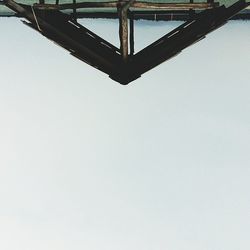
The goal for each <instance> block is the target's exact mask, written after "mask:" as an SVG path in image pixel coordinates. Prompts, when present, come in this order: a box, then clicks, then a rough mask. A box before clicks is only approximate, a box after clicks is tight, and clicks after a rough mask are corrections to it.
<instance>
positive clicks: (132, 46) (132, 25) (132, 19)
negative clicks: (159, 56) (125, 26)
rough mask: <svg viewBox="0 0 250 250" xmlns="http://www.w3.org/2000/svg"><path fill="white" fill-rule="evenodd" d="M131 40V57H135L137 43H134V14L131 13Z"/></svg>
mask: <svg viewBox="0 0 250 250" xmlns="http://www.w3.org/2000/svg"><path fill="white" fill-rule="evenodd" d="M129 32H130V35H129V40H130V55H133V54H134V52H135V48H134V47H135V46H134V44H135V42H134V14H133V13H132V12H130V13H129Z"/></svg>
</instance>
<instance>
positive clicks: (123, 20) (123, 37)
mask: <svg viewBox="0 0 250 250" xmlns="http://www.w3.org/2000/svg"><path fill="white" fill-rule="evenodd" d="M134 1H135V0H129V1H128V2H126V3H125V4H124V3H122V2H121V0H119V2H118V3H119V4H118V7H117V8H118V9H117V11H118V16H119V36H120V44H121V45H120V49H121V54H122V58H123V60H124V62H127V61H128V9H129V7H130V5H131V4H132V3H133V2H134Z"/></svg>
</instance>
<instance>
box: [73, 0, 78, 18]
mask: <svg viewBox="0 0 250 250" xmlns="http://www.w3.org/2000/svg"><path fill="white" fill-rule="evenodd" d="M73 18H74V20H75V21H76V20H77V14H76V0H73Z"/></svg>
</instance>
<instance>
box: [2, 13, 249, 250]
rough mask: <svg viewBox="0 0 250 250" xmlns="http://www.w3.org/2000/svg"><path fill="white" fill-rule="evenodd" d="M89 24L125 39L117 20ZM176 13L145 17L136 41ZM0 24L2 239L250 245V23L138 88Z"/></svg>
mask: <svg viewBox="0 0 250 250" xmlns="http://www.w3.org/2000/svg"><path fill="white" fill-rule="evenodd" d="M84 24H86V25H87V26H88V27H90V28H94V29H97V31H98V33H99V34H103V35H104V36H106V37H107V39H109V40H110V41H112V42H117V37H116V30H117V23H116V21H107V20H97V21H93V20H85V21H84ZM176 24H177V23H176V22H175V23H171V24H167V23H164V22H159V23H152V22H139V23H137V25H136V31H137V35H136V39H137V42H138V46H137V49H139V48H141V47H143V46H144V45H146V44H148V43H149V42H151V41H153V40H154V39H155V38H158V37H160V36H161V35H163V34H164V33H165V30H169V29H170V28H172V27H173V26H175V25H176ZM0 30H1V40H0V46H1V59H0V67H1V81H0V119H1V122H0V249H1V250H45V249H46V250H83V249H84V250H85V249H86V250H184V249H185V250H246V249H249V248H250V237H249V235H250V195H249V190H250V182H249V179H250V154H249V151H250V98H249V93H250V83H249V82H250V81H249V73H250V70H249V66H250V53H249V49H250V22H243V21H234V22H230V23H228V24H227V25H226V26H224V27H222V28H221V29H219V30H217V31H216V32H214V33H213V34H210V35H209V36H208V37H207V39H205V40H203V41H201V42H200V43H197V44H195V45H194V46H192V47H190V48H188V49H187V50H185V51H183V53H182V54H180V55H179V56H177V57H175V58H174V59H172V60H171V61H168V62H166V63H164V64H162V65H160V66H159V67H157V68H155V69H154V70H152V71H150V72H149V73H147V74H144V75H143V76H142V77H141V78H140V79H138V80H137V81H135V82H133V83H131V84H130V85H128V86H122V85H119V84H118V83H116V82H114V81H112V80H111V79H109V78H108V77H107V76H106V75H105V74H103V73H101V72H99V71H97V70H96V69H93V68H91V67H90V66H88V65H86V64H84V63H82V62H81V61H79V60H77V59H75V58H73V57H71V56H70V55H69V53H68V52H67V51H65V50H63V49H61V48H60V47H58V46H56V45H55V44H53V43H52V42H51V41H49V40H47V39H46V38H44V37H42V36H41V35H40V34H38V33H36V32H35V31H33V30H32V29H29V28H28V27H26V26H24V25H23V24H21V22H20V20H18V19H13V18H11V19H10V18H1V19H0Z"/></svg>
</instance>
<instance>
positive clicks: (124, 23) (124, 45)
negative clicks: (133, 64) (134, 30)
mask: <svg viewBox="0 0 250 250" xmlns="http://www.w3.org/2000/svg"><path fill="white" fill-rule="evenodd" d="M118 13H119V36H120V49H121V54H122V58H123V60H124V61H125V62H127V60H128V14H127V11H124V10H123V9H122V8H119V10H118Z"/></svg>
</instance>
